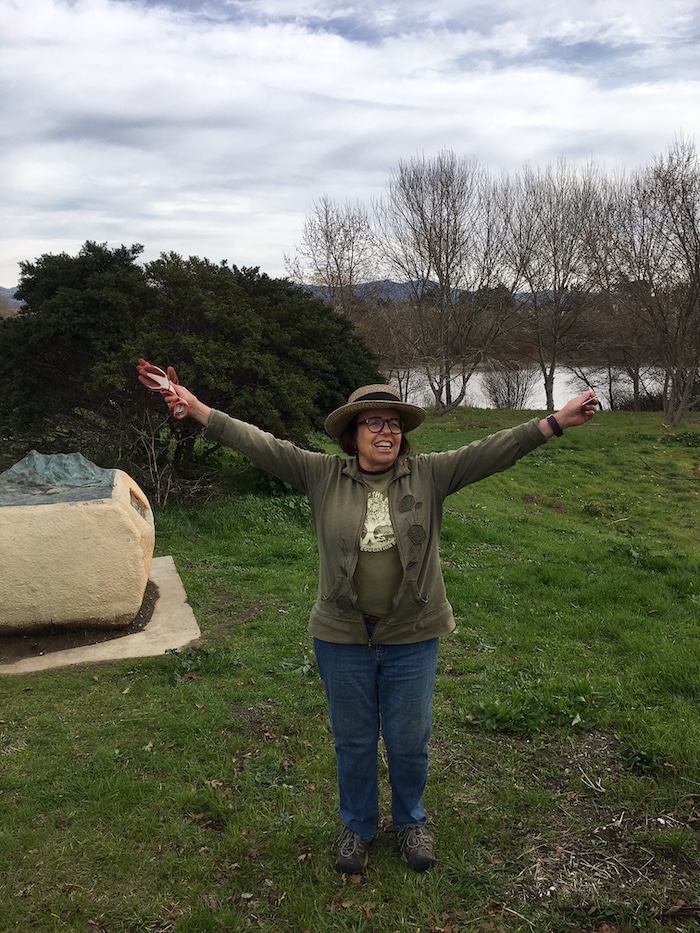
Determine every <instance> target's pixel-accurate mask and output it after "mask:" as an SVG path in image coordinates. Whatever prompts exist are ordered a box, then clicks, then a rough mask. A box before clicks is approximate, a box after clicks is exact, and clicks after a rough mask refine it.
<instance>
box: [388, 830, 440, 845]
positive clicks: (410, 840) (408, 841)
mask: <svg viewBox="0 0 700 933" xmlns="http://www.w3.org/2000/svg"><path fill="white" fill-rule="evenodd" d="M397 836H398V838H399V842H400V844H401V847H402V848H404V849H430V848H431V847H432V844H433V840H432V837H431V835H430V833H429V832H428V830H427V829H425V827H423V826H404V828H403V829H400V830H399V831H398V833H397Z"/></svg>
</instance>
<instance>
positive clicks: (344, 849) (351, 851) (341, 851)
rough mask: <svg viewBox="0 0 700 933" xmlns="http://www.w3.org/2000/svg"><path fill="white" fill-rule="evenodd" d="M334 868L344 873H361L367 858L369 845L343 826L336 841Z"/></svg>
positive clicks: (363, 871)
mask: <svg viewBox="0 0 700 933" xmlns="http://www.w3.org/2000/svg"><path fill="white" fill-rule="evenodd" d="M336 846H337V850H336V860H335V870H336V871H339V872H342V873H343V874H344V875H363V874H364V873H365V870H366V868H367V862H368V860H369V853H368V849H369V845H368V843H367V842H365V840H364V839H363V838H362V836H358V834H357V833H354V832H353V831H352V830H351V829H348V827H347V826H345V827H344V828H343V830H342V832H341V833H340V835H339V836H338V839H337V841H336Z"/></svg>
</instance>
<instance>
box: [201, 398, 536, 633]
mask: <svg viewBox="0 0 700 933" xmlns="http://www.w3.org/2000/svg"><path fill="white" fill-rule="evenodd" d="M206 437H207V439H208V440H212V441H217V442H219V443H221V444H224V445H225V446H227V447H232V448H233V449H234V450H237V451H239V453H242V454H243V455H244V456H246V457H248V458H249V459H250V460H252V461H253V463H255V464H257V465H258V466H260V467H262V468H263V469H264V470H266V471H267V472H269V473H272V474H273V475H274V476H277V477H278V478H279V479H281V480H283V481H284V482H286V483H289V485H290V486H293V487H294V488H295V489H298V490H300V491H301V492H303V493H305V494H306V495H307V496H308V497H309V500H310V503H311V514H312V517H313V522H314V527H315V530H316V537H317V540H318V549H319V560H320V565H319V585H318V595H317V599H316V603H315V605H314V607H313V609H312V611H311V619H310V621H309V632H310V633H311V634H312V635H313V636H314V637H316V638H320V639H322V640H323V641H330V642H341V643H345V644H353V643H358V642H366V641H367V631H366V627H365V625H364V621H363V616H362V613H361V611H360V609H359V608H358V606H357V593H356V591H355V589H354V587H353V576H354V573H355V567H356V565H357V558H358V553H359V542H360V533H361V531H362V526H363V524H364V520H365V509H366V504H367V488H366V486H365V485H364V483H363V481H362V474H361V473H360V471H359V469H358V465H357V461H356V459H351V460H346V459H344V458H343V457H340V456H333V455H329V454H323V453H316V452H313V451H308V450H303V449H301V448H299V447H296V446H295V445H294V444H291V443H289V442H288V441H282V440H279V438H276V437H274V436H273V435H272V434H268V433H266V432H265V431H261V430H260V429H259V428H257V427H255V426H254V425H251V424H247V423H246V422H244V421H238V420H237V419H235V418H230V417H229V416H228V415H225V414H224V413H223V412H220V411H213V412H212V414H211V418H210V420H209V424H208V426H207V430H206ZM546 440H547V439H546V438H545V436H544V434H542V432H541V431H540V429H539V427H538V426H537V420H536V419H533V420H532V421H529V422H526V423H525V424H521V425H519V426H518V427H516V428H512V429H508V430H506V431H499V432H498V433H497V434H492V435H491V436H489V437H485V438H483V439H482V440H478V441H474V442H473V443H471V444H468V445H467V446H466V447H461V448H459V449H458V450H449V451H445V452H441V453H432V454H417V455H415V456H409V457H399V458H398V459H397V460H396V462H395V464H394V477H393V479H392V481H391V483H390V485H389V511H390V514H391V520H392V523H393V526H394V532H395V534H396V545H397V547H398V553H399V557H400V560H401V565H402V567H403V579H402V582H401V584H400V586H399V588H398V590H397V592H396V594H395V596H394V603H393V606H392V609H391V611H390V612H389V613H388V614H387V615H386V616H384V617H383V618H382V619H381V620H380V622H379V623H378V624H377V626H376V629H375V631H374V634H373V637H372V640H373V641H374V642H375V643H377V644H408V643H411V642H416V641H425V640H426V639H428V638H434V637H436V636H440V635H446V634H447V633H449V632H451V631H453V630H454V628H455V623H454V616H453V613H452V607H451V606H450V604H449V602H448V600H447V594H446V592H445V584H444V580H443V577H442V570H441V567H440V554H439V544H440V532H441V528H442V505H443V502H444V500H445V498H446V497H447V496H449V495H450V494H451V493H453V492H457V490H459V489H461V488H462V487H463V486H467V485H468V484H469V483H476V482H478V481H479V480H481V479H484V477H486V476H490V475H491V474H492V473H498V472H502V471H503V470H507V469H508V468H509V467H511V466H513V464H515V463H516V462H517V461H518V460H519V459H520V458H521V457H523V456H525V454H528V453H530V452H531V451H533V450H535V448H537V447H539V446H540V445H541V444H544V443H546Z"/></svg>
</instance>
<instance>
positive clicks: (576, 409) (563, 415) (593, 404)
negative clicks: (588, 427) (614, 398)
mask: <svg viewBox="0 0 700 933" xmlns="http://www.w3.org/2000/svg"><path fill="white" fill-rule="evenodd" d="M599 404H600V402H599V401H598V397H597V396H596V394H595V392H594V391H593V389H588V390H587V391H586V392H584V393H583V395H577V396H576V398H572V399H570V401H568V402H567V403H566V405H564V407H563V408H560V409H559V411H558V412H556V413H555V414H554V415H553V417H554V419H555V421H556V423H557V424H558V425H559V427H560V428H561V430H562V431H565V430H566V429H567V428H575V427H578V425H580V424H585V423H586V422H587V421H590V420H591V418H593V417H594V415H595V412H596V408H597V407H598V405H599ZM539 428H540V431H542V433H543V434H544V436H545V437H548V438H549V437H553V436H554V434H555V433H556V431H555V430H554V428H553V427H552V425H551V424H550V423H549V421H548V420H547V419H546V418H543V419H542V420H541V421H540V422H539Z"/></svg>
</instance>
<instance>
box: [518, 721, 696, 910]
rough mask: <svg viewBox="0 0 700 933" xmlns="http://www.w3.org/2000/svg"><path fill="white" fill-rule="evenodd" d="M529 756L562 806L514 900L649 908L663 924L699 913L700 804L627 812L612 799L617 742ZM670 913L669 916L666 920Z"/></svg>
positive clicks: (607, 738)
mask: <svg viewBox="0 0 700 933" xmlns="http://www.w3.org/2000/svg"><path fill="white" fill-rule="evenodd" d="M522 752H523V754H524V755H525V756H526V757H527V758H529V759H530V761H531V766H532V768H533V770H534V771H537V770H540V773H541V772H542V770H543V766H544V770H545V771H546V773H547V777H544V776H543V775H541V777H540V784H541V785H542V786H547V787H548V788H549V790H550V791H552V792H553V793H554V795H555V798H556V804H557V805H556V807H554V808H553V809H552V812H551V814H550V818H549V820H548V823H547V826H546V832H543V833H541V834H530V835H529V838H528V839H526V840H523V841H524V843H525V845H524V848H523V851H522V853H521V856H520V860H521V862H522V866H523V867H522V870H521V872H520V874H519V875H518V876H517V877H516V879H515V880H514V882H513V883H512V885H511V888H510V890H511V894H513V896H515V897H517V898H518V899H521V900H522V901H526V900H532V899H537V900H542V899H548V898H551V899H552V900H553V901H559V900H560V899H562V898H563V899H564V900H565V901H568V902H570V903H571V902H573V903H578V904H579V905H581V906H590V905H594V904H601V903H607V904H611V903H621V902H627V903H629V902H632V901H637V902H644V901H648V899H649V895H650V892H655V895H656V897H658V898H659V902H658V903H656V904H654V905H652V906H653V907H655V908H656V909H657V910H658V913H659V916H664V915H668V916H670V915H671V914H672V913H673V911H674V909H675V911H676V912H678V910H680V909H681V908H682V909H683V910H686V911H687V910H689V909H690V908H689V903H692V904H694V905H695V906H694V907H693V908H692V914H690V913H689V914H687V915H692V916H697V915H698V913H700V908H698V907H697V895H698V881H697V870H698V861H699V860H700V851H699V848H698V840H699V836H698V822H699V819H700V811H699V810H698V806H699V804H700V802H699V801H697V800H695V799H694V798H693V797H692V796H691V795H688V796H687V797H686V798H685V799H683V800H681V801H679V805H680V811H681V812H670V811H668V810H663V811H659V812H656V811H652V812H649V811H646V812H644V811H642V810H641V809H640V810H631V811H630V810H625V809H623V808H621V807H620V806H619V805H615V804H614V803H612V802H611V801H609V800H608V799H607V798H608V796H612V795H611V794H610V791H612V790H613V788H614V785H615V783H616V782H617V781H618V780H619V779H620V778H621V777H622V775H623V774H624V771H625V769H624V767H623V764H622V762H621V759H620V751H619V748H618V743H617V741H616V740H615V738H614V737H613V736H611V735H605V734H604V733H588V734H584V735H582V736H580V737H578V740H577V741H573V740H571V739H570V738H569V739H567V740H565V741H561V742H556V741H552V742H551V744H550V745H549V747H548V748H547V749H542V748H540V749H538V750H537V752H534V753H533V752H530V753H528V750H527V748H526V747H525V746H524V747H523V749H522ZM666 911H669V913H668V914H666V913H665V912H666Z"/></svg>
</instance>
